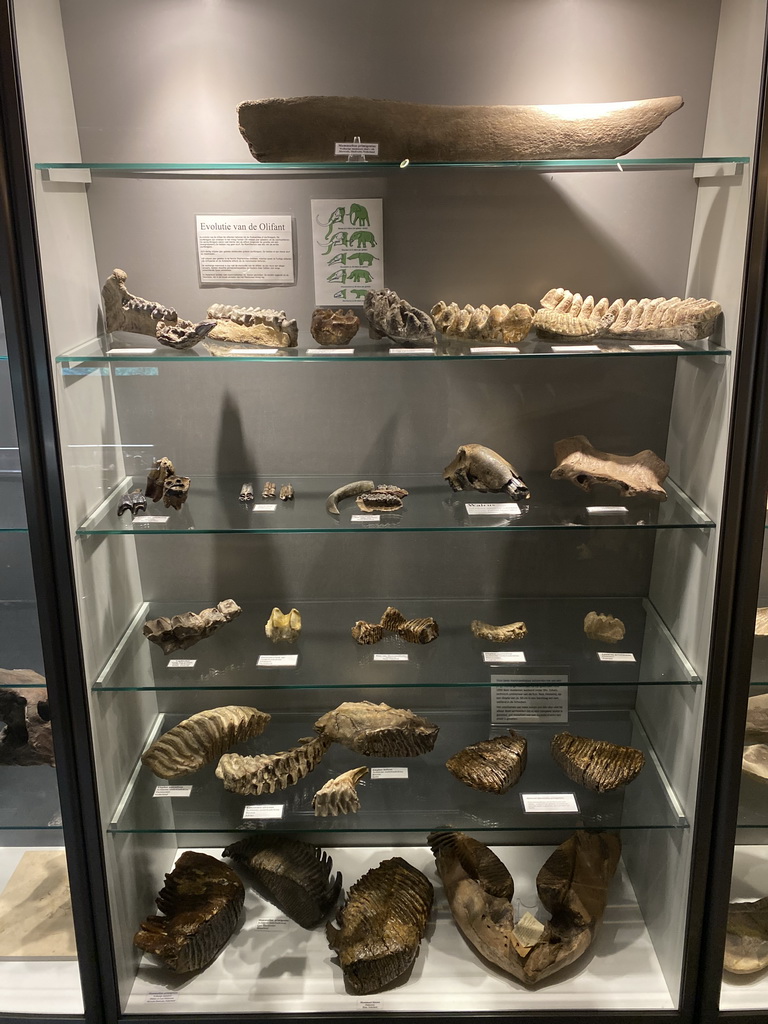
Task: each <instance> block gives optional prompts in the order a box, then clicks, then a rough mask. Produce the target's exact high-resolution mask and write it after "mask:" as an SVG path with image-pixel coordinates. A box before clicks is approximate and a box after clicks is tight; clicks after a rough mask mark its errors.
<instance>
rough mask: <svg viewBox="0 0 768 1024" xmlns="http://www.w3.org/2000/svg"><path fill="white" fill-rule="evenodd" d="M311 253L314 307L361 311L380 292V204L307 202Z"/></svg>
mask: <svg viewBox="0 0 768 1024" xmlns="http://www.w3.org/2000/svg"><path fill="white" fill-rule="evenodd" d="M312 253H313V258H314V267H315V304H316V305H317V306H333V307H334V308H335V309H338V307H339V306H340V305H346V306H362V304H363V299H364V298H365V295H366V292H368V291H369V289H371V288H383V287H384V235H383V214H382V200H381V199H355V200H350V199H313V200H312Z"/></svg>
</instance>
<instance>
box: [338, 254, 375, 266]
mask: <svg viewBox="0 0 768 1024" xmlns="http://www.w3.org/2000/svg"><path fill="white" fill-rule="evenodd" d="M342 255H343V256H344V257H345V258H344V259H343V260H342V261H341V262H342V263H347V262H349V263H351V262H352V260H356V261H357V265H358V266H360V267H370V266H372V264H373V261H374V260H377V259H378V258H379V257H378V256H374V255H373V253H372V252H350V253H343V254H342ZM334 259H335V257H334ZM331 262H333V260H331Z"/></svg>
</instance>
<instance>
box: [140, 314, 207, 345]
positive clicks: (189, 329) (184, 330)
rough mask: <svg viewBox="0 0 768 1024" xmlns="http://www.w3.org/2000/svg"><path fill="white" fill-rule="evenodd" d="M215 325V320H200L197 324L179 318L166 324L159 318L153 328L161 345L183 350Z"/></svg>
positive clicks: (197, 340)
mask: <svg viewBox="0 0 768 1024" xmlns="http://www.w3.org/2000/svg"><path fill="white" fill-rule="evenodd" d="M215 326H216V321H215V320H202V321H201V322H200V323H199V324H193V323H192V322H191V321H190V320H181V319H177V320H176V321H175V322H174V323H168V324H167V323H166V322H165V320H160V321H159V322H158V324H157V328H156V329H155V337H156V338H157V340H158V341H159V342H160V344H161V345H167V346H168V348H175V349H178V350H183V349H186V348H192V346H193V345H197V343H198V342H199V341H202V340H203V338H205V337H206V336H207V335H208V334H210V332H211V331H212V330H213V328H214V327H215Z"/></svg>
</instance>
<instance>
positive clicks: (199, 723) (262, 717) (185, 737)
mask: <svg viewBox="0 0 768 1024" xmlns="http://www.w3.org/2000/svg"><path fill="white" fill-rule="evenodd" d="M271 717H272V716H271V715H268V714H267V713H266V712H265V711H259V710H258V708H246V707H239V706H237V705H234V704H232V705H227V706H226V707H222V708H210V709H209V710H208V711H200V712H198V714H196V715H192V716H191V718H185V719H184V721H183V722H179V724H178V725H175V726H174V727H173V728H172V729H169V730H168V732H164V733H163V735H162V736H160V737H159V738H158V739H156V740H155V742H154V743H153V744H152V745H151V746H149V747H147V749H146V750H145V751H144V753H143V754H142V755H141V763H142V764H143V765H144V766H145V767H146V768H149V769H150V770H151V771H152V772H154V774H155V775H158V776H159V777H160V778H161V779H178V778H179V777H180V776H182V775H190V774H191V773H192V772H196V771H197V770H198V769H199V768H202V767H203V765H206V764H210V763H211V761H215V760H216V758H217V757H221V755H222V754H223V753H224V752H225V751H226V750H229V748H230V747H233V746H234V745H235V744H236V743H242V742H243V740H250V739H252V738H253V737H254V736H260V735H261V734H262V733H263V732H264V730H265V729H266V727H267V723H268V722H269V720H270V718H271Z"/></svg>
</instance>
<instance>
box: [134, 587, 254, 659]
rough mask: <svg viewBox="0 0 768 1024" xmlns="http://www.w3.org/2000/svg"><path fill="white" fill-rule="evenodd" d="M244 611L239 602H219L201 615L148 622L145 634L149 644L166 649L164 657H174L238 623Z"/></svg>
mask: <svg viewBox="0 0 768 1024" xmlns="http://www.w3.org/2000/svg"><path fill="white" fill-rule="evenodd" d="M241 610H242V609H241V608H240V606H239V605H238V604H237V603H236V602H235V601H232V600H231V599H230V598H227V599H226V600H224V601H219V603H218V604H217V605H216V607H215V608H204V609H203V610H202V611H201V612H200V613H199V614H198V613H197V612H182V614H181V615H174V616H172V617H171V618H168V617H166V616H164V615H161V616H160V618H159V619H147V621H146V622H145V623H144V627H143V630H142V631H143V633H144V636H145V637H146V638H147V640H151V641H152V643H154V644H158V645H159V646H160V647H161V648H162V651H163V654H172V653H173V652H174V651H183V650H186V648H187V647H192V646H193V645H194V644H196V643H197V642H198V641H199V640H205V639H207V637H209V636H211V634H212V633H215V632H216V630H217V629H221V627H222V626H225V625H226V624H227V623H228V622H231V621H232V620H233V619H236V618H237V616H238V615H239V614H240V612H241Z"/></svg>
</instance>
